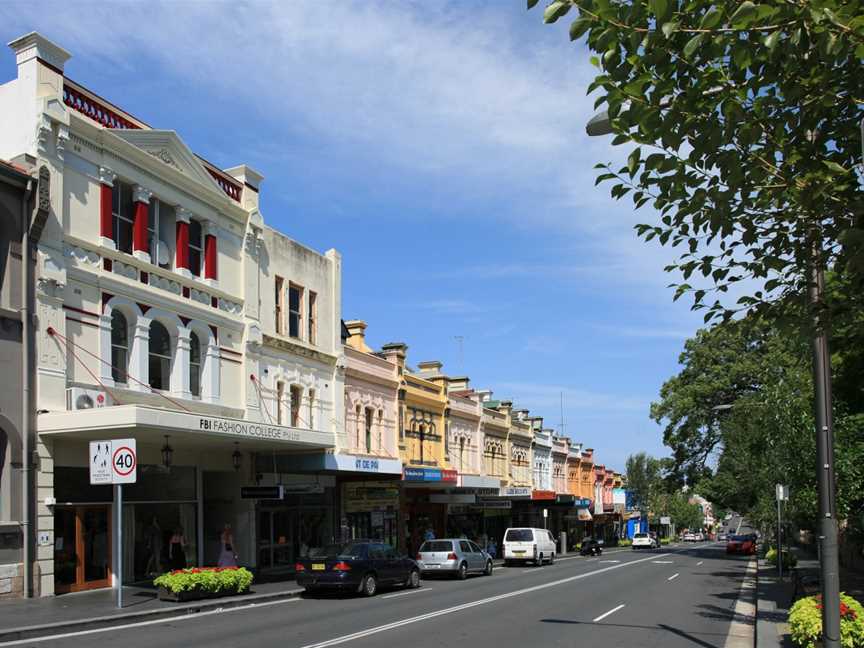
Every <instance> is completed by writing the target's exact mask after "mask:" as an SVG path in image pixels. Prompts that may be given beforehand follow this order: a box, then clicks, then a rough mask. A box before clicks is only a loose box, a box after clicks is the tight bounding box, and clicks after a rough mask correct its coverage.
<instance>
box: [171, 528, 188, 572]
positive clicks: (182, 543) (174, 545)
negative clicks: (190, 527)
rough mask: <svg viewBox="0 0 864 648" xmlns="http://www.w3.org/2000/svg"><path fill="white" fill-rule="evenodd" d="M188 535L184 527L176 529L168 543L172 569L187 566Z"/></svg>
mask: <svg viewBox="0 0 864 648" xmlns="http://www.w3.org/2000/svg"><path fill="white" fill-rule="evenodd" d="M186 545H187V542H186V536H184V535H183V527H180V526H178V527H177V528H175V529H174V535H172V536H171V542H169V543H168V563H169V564H170V565H171V569H185V568H186Z"/></svg>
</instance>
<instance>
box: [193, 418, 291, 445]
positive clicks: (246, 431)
mask: <svg viewBox="0 0 864 648" xmlns="http://www.w3.org/2000/svg"><path fill="white" fill-rule="evenodd" d="M198 429H199V430H205V431H206V432H221V433H222V434H236V435H237V436H245V437H252V438H255V439H276V440H277V441H299V440H300V433H299V432H298V431H297V430H292V429H290V428H284V427H278V426H275V425H261V424H260V423H245V422H243V421H231V420H228V419H220V418H205V417H202V418H200V419H199V424H198Z"/></svg>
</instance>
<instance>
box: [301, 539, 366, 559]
mask: <svg viewBox="0 0 864 648" xmlns="http://www.w3.org/2000/svg"><path fill="white" fill-rule="evenodd" d="M366 547H367V545H366V544H364V543H361V542H346V543H345V544H331V545H327V546H326V547H315V548H314V549H310V550H309V557H310V558H364V557H365V556H366Z"/></svg>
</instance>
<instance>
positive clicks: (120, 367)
mask: <svg viewBox="0 0 864 648" xmlns="http://www.w3.org/2000/svg"><path fill="white" fill-rule="evenodd" d="M128 370H129V324H128V322H127V321H126V316H125V315H124V314H123V313H121V312H120V311H119V310H117V309H114V310H112V311H111V378H113V379H114V382H115V383H120V384H126V372H127V371H128Z"/></svg>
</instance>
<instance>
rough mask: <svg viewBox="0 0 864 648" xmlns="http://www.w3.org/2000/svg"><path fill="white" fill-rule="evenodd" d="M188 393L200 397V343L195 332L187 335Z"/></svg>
mask: <svg viewBox="0 0 864 648" xmlns="http://www.w3.org/2000/svg"><path fill="white" fill-rule="evenodd" d="M189 391H190V392H192V395H193V396H198V397H200V396H201V341H200V340H199V339H198V334H197V333H196V332H195V331H192V332H191V333H190V334H189Z"/></svg>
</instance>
